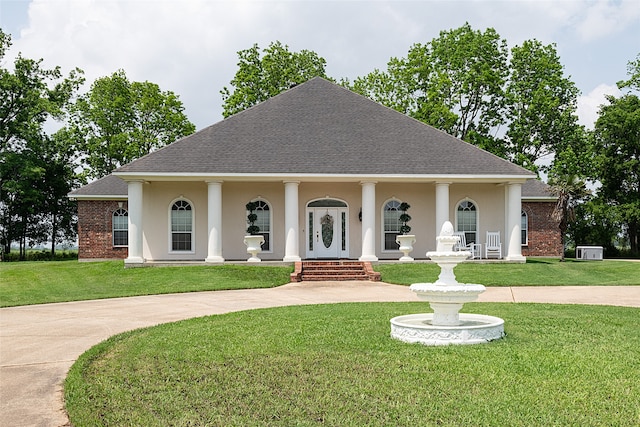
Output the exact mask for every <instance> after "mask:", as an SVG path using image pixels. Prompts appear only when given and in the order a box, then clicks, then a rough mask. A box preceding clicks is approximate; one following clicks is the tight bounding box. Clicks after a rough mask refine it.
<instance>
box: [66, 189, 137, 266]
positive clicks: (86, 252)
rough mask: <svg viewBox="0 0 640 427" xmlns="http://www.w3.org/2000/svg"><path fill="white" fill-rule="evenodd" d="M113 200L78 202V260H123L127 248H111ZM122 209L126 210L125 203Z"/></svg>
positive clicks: (116, 203)
mask: <svg viewBox="0 0 640 427" xmlns="http://www.w3.org/2000/svg"><path fill="white" fill-rule="evenodd" d="M118 203H119V202H117V201H114V200H78V259H124V258H126V257H127V253H128V248H126V247H114V246H113V231H112V218H113V213H114V212H115V211H117V210H118V209H120V206H119V205H118ZM120 203H122V209H127V202H120Z"/></svg>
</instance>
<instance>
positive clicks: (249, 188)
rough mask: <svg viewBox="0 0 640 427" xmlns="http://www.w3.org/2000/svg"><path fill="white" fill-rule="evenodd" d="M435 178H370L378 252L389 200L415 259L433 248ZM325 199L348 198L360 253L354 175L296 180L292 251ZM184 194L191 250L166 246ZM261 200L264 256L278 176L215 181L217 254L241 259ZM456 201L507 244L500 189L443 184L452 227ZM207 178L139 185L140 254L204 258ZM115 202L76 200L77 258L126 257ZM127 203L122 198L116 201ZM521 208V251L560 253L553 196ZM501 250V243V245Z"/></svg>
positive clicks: (351, 240) (277, 200)
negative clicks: (405, 210) (116, 233)
mask: <svg viewBox="0 0 640 427" xmlns="http://www.w3.org/2000/svg"><path fill="white" fill-rule="evenodd" d="M435 193H436V191H435V185H434V184H432V183H417V184H415V183H411V184H406V183H378V184H376V212H375V214H376V225H375V227H376V234H375V250H376V256H377V257H378V258H379V259H381V260H384V259H397V258H399V257H400V256H401V253H400V252H399V251H385V250H384V240H383V209H384V206H385V204H386V202H388V201H389V200H398V201H401V202H402V201H404V202H407V203H409V204H410V205H411V208H410V210H409V214H410V215H411V217H412V220H411V222H410V223H409V225H410V226H411V228H412V230H411V234H415V235H416V240H417V241H416V243H415V245H414V251H413V252H412V253H411V255H412V256H413V257H414V258H417V259H421V258H426V253H427V252H428V251H432V250H435V247H436V235H437V230H436V219H435V203H436V195H435ZM323 198H332V199H338V200H342V201H344V202H345V203H346V204H347V215H348V254H349V255H348V256H349V258H352V259H357V258H358V257H359V256H360V255H361V253H362V237H361V234H362V223H361V222H360V220H359V219H358V214H359V212H360V209H361V206H362V186H361V185H360V184H359V183H357V182H348V183H339V182H338V183H317V182H301V183H300V184H299V186H298V201H299V205H298V218H299V235H298V237H299V242H298V245H299V255H300V257H301V258H303V259H304V258H306V257H307V253H308V252H307V244H308V237H307V233H308V220H307V210H306V207H307V205H308V203H309V202H311V201H314V200H318V199H323ZM180 199H185V200H188V201H189V202H190V203H191V205H192V208H193V215H194V219H195V223H194V235H193V236H194V237H193V239H194V240H193V243H194V245H193V250H192V251H189V252H172V251H171V250H170V247H171V245H170V209H171V205H172V204H173V202H175V201H176V200H180ZM255 199H261V200H264V201H266V202H268V203H269V205H270V210H271V221H272V223H271V228H272V232H271V243H272V244H271V248H270V250H268V251H264V252H263V253H262V254H261V258H262V259H263V260H282V258H283V257H284V255H285V253H284V251H285V235H284V234H285V222H284V221H285V218H284V212H285V197H284V184H283V183H282V182H255V183H253V182H224V183H223V184H222V217H223V220H222V224H223V225H222V241H223V251H222V252H223V253H222V256H223V257H224V258H225V259H226V260H229V261H231V260H244V259H247V257H248V254H247V253H246V247H245V245H244V243H243V240H244V235H245V234H246V227H247V223H246V211H245V205H246V203H247V202H249V201H250V200H255ZM463 200H471V201H473V202H474V203H475V204H476V207H477V212H478V223H479V230H478V242H479V243H482V244H484V243H485V235H486V231H500V232H501V236H502V241H503V245H506V234H505V233H506V230H505V227H506V226H505V220H504V218H505V209H506V207H505V206H506V203H505V191H504V186H497V185H495V184H451V185H450V187H449V219H450V221H451V222H452V223H453V224H454V227H456V208H457V206H458V203H459V202H461V201H463ZM207 206H208V200H207V184H206V183H205V182H188V181H185V182H150V183H146V184H144V186H143V216H144V225H143V257H144V258H145V259H153V260H158V261H161V260H204V259H205V258H206V257H207V238H208V236H207V233H208V224H207V216H208V212H207ZM118 207H119V205H118V201H87V200H80V201H78V216H79V227H78V228H79V229H78V232H79V240H80V252H79V257H80V258H81V259H92V258H93V259H96V258H120V259H121V258H126V256H127V248H114V247H113V245H112V235H111V216H112V214H113V212H114V211H115V210H116V209H118ZM123 207H124V208H125V209H126V208H127V204H126V202H124V203H123ZM523 209H525V211H526V212H527V214H528V218H529V242H528V245H526V246H523V255H525V256H541V255H544V256H556V255H559V254H560V250H561V247H560V237H559V234H558V232H557V223H555V222H553V221H551V220H550V212H551V211H552V210H553V203H548V202H526V203H523ZM505 251H506V249H505Z"/></svg>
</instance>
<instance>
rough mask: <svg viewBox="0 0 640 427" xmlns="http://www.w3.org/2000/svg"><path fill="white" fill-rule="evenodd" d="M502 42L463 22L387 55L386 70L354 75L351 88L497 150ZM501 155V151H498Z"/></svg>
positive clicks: (503, 72) (501, 100)
mask: <svg viewBox="0 0 640 427" xmlns="http://www.w3.org/2000/svg"><path fill="white" fill-rule="evenodd" d="M507 53H508V50H507V47H506V41H505V40H503V39H501V38H500V36H499V35H498V33H497V32H496V31H495V30H494V29H492V28H489V29H487V30H485V31H484V32H481V31H476V30H473V29H472V28H471V26H470V25H469V24H468V23H467V24H465V25H463V26H462V27H460V28H457V29H452V30H449V31H442V32H441V33H440V35H439V37H437V38H434V39H433V40H431V41H430V42H429V43H427V44H425V45H422V44H415V45H413V46H412V47H411V48H410V49H409V52H408V55H407V58H403V59H397V58H392V59H391V60H390V61H389V63H388V64H387V71H386V72H381V71H379V70H376V71H374V72H373V73H371V74H369V75H367V76H365V77H362V78H358V79H356V80H355V81H354V83H353V85H352V88H353V89H354V90H355V91H357V92H359V93H361V94H363V95H365V96H369V97H370V98H372V99H374V100H375V101H378V102H380V103H382V104H384V105H387V106H388V107H390V108H394V109H396V110H398V111H400V112H402V113H405V114H409V115H411V116H412V117H414V118H416V119H418V120H421V121H423V122H425V123H427V124H430V125H432V126H434V127H436V128H438V129H441V130H444V131H445V132H447V133H449V134H451V135H454V136H456V137H459V138H461V139H463V140H465V141H469V142H472V143H474V144H476V145H479V146H481V147H482V148H487V149H489V150H490V151H494V152H496V151H498V152H500V146H498V145H496V144H495V133H496V131H497V128H498V126H499V125H500V123H501V121H502V112H503V108H504V89H503V88H504V84H505V80H506V77H507ZM499 154H502V153H499Z"/></svg>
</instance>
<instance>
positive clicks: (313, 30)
mask: <svg viewBox="0 0 640 427" xmlns="http://www.w3.org/2000/svg"><path fill="white" fill-rule="evenodd" d="M0 1H2V0H0ZM637 2H638V0H621V1H618V2H615V3H610V2H602V1H598V0H597V1H584V0H561V1H536V0H533V1H527V0H521V1H484V0H475V1H474V0H469V1H466V0H459V1H435V0H431V1H295V0H288V1H279V0H267V1H258V0H56V1H52V0H32V1H31V3H30V4H29V15H28V23H27V24H26V25H25V26H23V27H22V31H21V33H20V36H19V37H14V40H13V41H14V48H13V49H12V51H11V52H10V53H9V54H8V55H7V59H8V58H10V57H11V54H16V53H17V52H18V51H21V52H23V55H24V56H25V57H28V58H35V59H37V58H44V59H45V66H47V67H54V66H58V65H59V66H61V67H62V69H63V70H64V71H69V70H71V69H72V68H75V67H79V68H81V69H83V70H84V71H85V73H86V78H87V82H88V84H90V83H92V82H93V81H94V80H95V79H96V78H98V77H102V76H106V75H110V74H111V73H113V72H115V71H116V70H117V69H119V68H122V69H124V70H125V71H126V73H127V76H128V77H129V78H130V79H131V80H136V81H144V80H149V81H152V82H154V83H157V84H159V85H160V87H161V88H162V89H163V90H172V91H174V92H176V93H177V94H178V95H180V98H181V100H182V101H183V103H184V104H185V108H186V113H187V115H188V117H189V118H190V119H191V120H192V121H193V122H194V123H196V126H197V127H198V128H202V127H203V126H206V125H209V124H212V123H214V122H216V121H218V120H220V118H221V117H222V108H221V104H222V99H221V96H220V94H219V91H220V90H221V89H222V87H224V86H228V85H229V81H230V80H231V79H232V78H233V75H234V74H235V72H236V69H237V65H236V64H237V61H238V57H237V51H239V50H242V49H247V48H250V47H251V46H252V45H253V44H254V43H258V44H259V45H260V47H261V48H265V47H267V46H268V44H269V43H270V42H272V41H276V40H279V41H281V42H282V43H284V44H287V45H289V47H290V49H291V50H294V51H298V50H301V49H308V50H312V51H314V52H316V53H318V55H320V56H322V57H324V58H325V59H326V60H327V73H328V74H329V75H330V76H332V77H335V78H340V77H348V78H350V79H354V78H356V77H358V76H362V75H364V74H366V73H368V72H370V71H373V69H374V68H385V67H386V64H387V62H388V60H389V59H390V58H391V57H392V56H397V57H403V56H405V55H406V54H407V51H408V49H409V48H410V46H411V45H412V44H414V43H426V42H428V41H430V40H431V39H432V38H434V37H437V36H438V34H439V32H440V31H442V30H449V29H451V28H457V27H459V26H461V25H462V24H464V23H465V22H469V23H470V25H471V26H472V28H474V29H477V30H484V29H486V28H488V27H493V28H495V29H496V31H497V32H498V33H499V34H500V36H501V37H503V38H505V39H506V40H507V41H508V42H509V44H510V45H515V44H520V43H521V42H522V41H523V40H526V39H533V38H536V39H538V40H540V41H542V42H543V43H551V42H556V43H558V51H559V53H560V55H561V58H562V59H564V58H565V56H564V55H565V54H566V55H567V57H569V58H570V59H571V61H572V63H571V64H568V65H569V66H568V67H567V68H568V69H570V70H571V72H572V74H574V76H575V77H576V78H577V79H578V82H581V83H582V86H583V87H582V89H583V91H584V87H594V86H595V85H596V84H598V82H608V81H609V82H610V81H617V80H620V79H622V78H624V74H622V73H624V69H623V68H621V71H617V70H615V69H614V70H612V68H613V67H612V64H618V65H619V67H623V65H624V63H626V61H627V60H629V59H632V58H634V57H635V55H636V54H637V51H635V52H628V51H629V49H631V47H630V46H631V45H634V43H632V42H629V41H628V40H629V39H634V37H633V36H634V35H638V30H637V29H635V30H633V28H640V25H638V21H640V17H639V14H640V7H637V5H638V3H637ZM634 5H635V6H636V7H635V10H633V9H634V7H633V6H634ZM634 25H635V26H636V27H634ZM625 26H626V27H625ZM619 27H625V28H626V30H625V31H626V33H624V34H622V33H616V31H617V30H618V29H619ZM630 28H631V30H630ZM634 31H635V33H634ZM578 34H579V36H578ZM604 34H614V35H616V34H617V35H618V37H619V38H621V39H624V40H621V41H620V43H617V44H613V43H612V44H609V45H607V46H595V45H593V44H590V43H591V42H590V40H594V39H595V38H596V37H599V36H602V35H604ZM637 39H640V36H639V37H638V38H636V40H637ZM603 49H606V50H603ZM625 50H626V51H627V52H624V51H625ZM576 52H579V53H580V54H576ZM613 52H616V55H617V56H613ZM620 52H621V53H620ZM603 57H606V58H607V61H603V60H602V58H603ZM621 58H624V59H621ZM615 73H617V74H615ZM614 74H615V75H614ZM585 98H588V96H587V97H585Z"/></svg>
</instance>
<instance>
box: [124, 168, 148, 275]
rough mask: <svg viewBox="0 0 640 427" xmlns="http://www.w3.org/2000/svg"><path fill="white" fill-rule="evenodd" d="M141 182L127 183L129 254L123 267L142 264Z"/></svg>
mask: <svg viewBox="0 0 640 427" xmlns="http://www.w3.org/2000/svg"><path fill="white" fill-rule="evenodd" d="M142 185H143V182H142V181H129V182H128V194H129V199H128V201H127V205H128V214H129V215H128V218H129V254H128V256H127V259H125V260H124V263H125V265H128V266H135V265H136V264H143V263H144V258H143V257H142Z"/></svg>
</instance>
